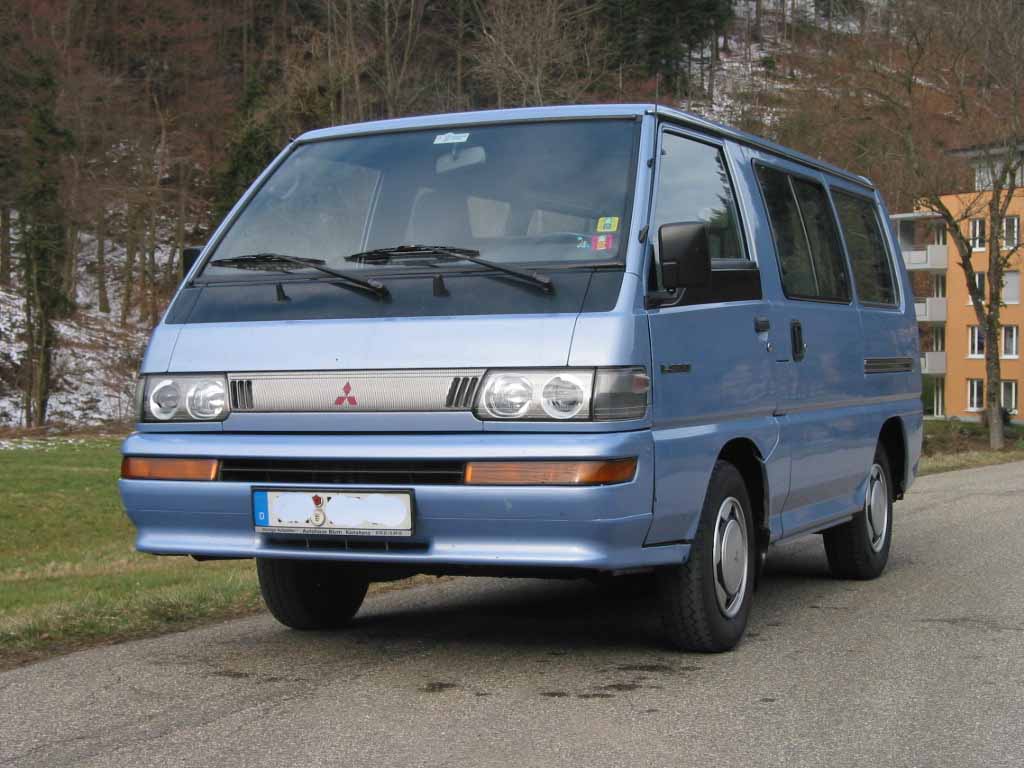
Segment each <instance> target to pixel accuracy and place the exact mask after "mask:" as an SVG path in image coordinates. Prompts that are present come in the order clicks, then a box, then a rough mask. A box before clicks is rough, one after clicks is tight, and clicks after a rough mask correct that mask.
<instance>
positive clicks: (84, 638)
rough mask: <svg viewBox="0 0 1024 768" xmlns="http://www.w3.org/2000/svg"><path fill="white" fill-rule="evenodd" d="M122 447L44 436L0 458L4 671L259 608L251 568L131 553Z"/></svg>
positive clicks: (11, 445) (9, 448)
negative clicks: (122, 494) (120, 485)
mask: <svg viewBox="0 0 1024 768" xmlns="http://www.w3.org/2000/svg"><path fill="white" fill-rule="evenodd" d="M118 445H119V441H118V440H117V439H116V438H109V437H106V438H104V437H88V438H77V437H76V438H69V439H61V438H51V439H45V440H8V441H5V445H4V449H3V450H0V530H2V531H3V533H2V535H0V669H2V668H9V667H11V666H15V665H18V664H21V663H24V662H26V661H32V660H35V659H39V658H43V657H46V656H52V655H55V654H58V653H63V652H67V651H70V650H75V649H78V648H82V647H86V646H89V645H96V644H99V643H105V642H113V641H118V640H125V639H130V638H136V637H143V636H147V635H153V634H158V633H161V632H167V631H173V630H179V629H184V628H187V627H192V626H196V625H198V624H200V623H204V622H208V621H212V620H216V619H223V618H228V617H233V616H240V615H245V614H249V613H252V612H254V611H256V610H258V609H259V608H260V606H261V602H260V598H259V588H258V586H257V584H256V577H255V573H254V570H255V569H254V568H253V567H252V563H251V562H247V561H240V562H218V563H204V564H199V563H195V562H193V561H192V560H191V559H189V558H184V557H163V558H157V557H152V556H148V555H141V554H138V553H136V552H135V551H134V550H133V547H132V542H133V539H134V529H133V528H132V525H131V523H130V522H129V521H128V519H127V517H125V514H124V512H123V511H122V509H121V503H120V500H119V499H118V496H117V482H116V481H117V474H118V466H119V463H120V456H119V453H118Z"/></svg>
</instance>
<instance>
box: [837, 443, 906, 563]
mask: <svg viewBox="0 0 1024 768" xmlns="http://www.w3.org/2000/svg"><path fill="white" fill-rule="evenodd" d="M892 487H893V484H892V470H891V469H890V468H889V457H888V456H887V455H886V453H885V449H884V448H882V446H878V448H877V449H876V451H875V459H874V461H873V462H872V463H871V468H870V469H869V470H868V482H867V488H866V490H865V493H864V508H863V509H862V510H861V511H860V512H858V513H857V514H856V515H854V516H853V520H850V521H849V522H848V523H843V524H842V525H839V526H836V527H835V528H829V529H828V530H827V531H825V532H824V534H823V539H824V541H825V555H826V556H827V557H828V567H829V570H831V571H832V575H833V576H835V577H836V578H838V579H860V580H864V579H876V578H878V577H879V576H881V575H882V571H884V570H885V565H886V563H888V562H889V547H890V546H891V545H892V500H893V493H892Z"/></svg>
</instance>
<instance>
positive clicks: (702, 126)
mask: <svg viewBox="0 0 1024 768" xmlns="http://www.w3.org/2000/svg"><path fill="white" fill-rule="evenodd" d="M645 114H652V115H658V116H660V117H664V118H667V119H669V120H672V121H674V122H677V123H680V124H682V125H688V126H691V127H693V128H697V129H699V130H701V131H704V132H706V133H710V134H713V135H716V136H721V137H723V138H727V139H731V140H733V141H736V142H739V143H741V144H746V145H748V146H751V147H754V148H755V149H759V150H762V151H764V152H770V153H771V154H773V155H778V156H780V157H784V158H786V159H789V160H792V161H794V162H797V163H801V164H802V165H807V166H811V167H812V168H816V169H818V170H820V171H824V172H826V173H830V174H833V175H835V176H839V177H841V178H843V179H846V180H848V181H852V182H855V183H857V184H862V185H864V186H867V187H870V188H871V189H874V184H873V183H872V182H871V180H870V179H868V178H867V177H866V176H861V175H859V174H856V173H852V172H850V171H847V170H844V169H842V168H839V167H838V166H835V165H832V164H831V163H826V162H825V161H823V160H819V159H817V158H815V157H811V156H810V155H806V154H804V153H803V152H797V151H796V150H795V149H789V148H788V147H784V146H782V145H781V144H776V143H775V142H773V141H769V140H768V139H763V138H761V137H759V136H755V135H753V134H751V133H746V132H745V131H741V130H739V129H737V128H732V127H730V126H727V125H722V124H721V123H716V122H715V121H713V120H708V119H707V118H704V117H701V116H700V115H695V114H693V113H692V112H685V111H683V110H681V109H673V108H671V107H664V106H659V105H657V104H592V105H570V106H556V107H522V108H517V109H490V110H481V111H478V112H453V113H449V114H441V115H420V116H417V117H399V118H394V119H391V120H373V121H370V122H365V123H352V124H349V125H340V126H335V127H333V128H319V129H317V130H313V131H308V132H306V133H304V134H302V135H301V136H299V137H298V138H297V139H296V141H303V142H305V141H319V140H322V139H331V138H338V137H342V136H358V135H360V134H368V133H388V132H391V131H407V130H417V129H430V128H446V127H454V126H463V125H482V124H487V123H507V122H519V121H536V120H559V119H565V118H588V117H641V116H643V115H645Z"/></svg>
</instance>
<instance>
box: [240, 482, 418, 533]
mask: <svg viewBox="0 0 1024 768" xmlns="http://www.w3.org/2000/svg"><path fill="white" fill-rule="evenodd" d="M252 507H253V522H254V523H255V524H256V528H257V530H259V531H263V532H278V533H301V534H307V535H308V534H316V535H325V536H411V535H412V495H411V494H410V493H408V492H407V491H397V492H395V491H390V492H389V491H384V492H381V491H270V490H266V491H253V495H252Z"/></svg>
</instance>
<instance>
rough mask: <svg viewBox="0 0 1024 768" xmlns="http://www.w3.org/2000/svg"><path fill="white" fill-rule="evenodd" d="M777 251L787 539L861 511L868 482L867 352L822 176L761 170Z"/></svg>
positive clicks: (757, 166) (773, 167) (774, 166)
mask: <svg viewBox="0 0 1024 768" xmlns="http://www.w3.org/2000/svg"><path fill="white" fill-rule="evenodd" d="M754 170H755V175H756V177H757V183H758V186H759V187H760V190H761V194H762V202H763V204H764V206H765V211H766V213H767V218H768V221H769V224H770V227H771V231H772V239H773V241H774V244H775V251H776V261H777V263H778V268H779V272H780V279H781V283H782V289H783V294H784V299H783V303H782V310H783V311H782V315H783V323H784V324H785V327H786V332H787V338H786V339H785V341H784V342H783V345H782V346H781V347H780V351H782V350H784V351H785V353H786V354H785V355H780V358H781V357H785V356H788V363H786V364H785V365H786V366H788V368H789V371H788V376H785V379H786V381H787V384H786V386H784V387H780V390H779V392H778V405H777V414H778V415H779V418H780V426H781V440H782V446H783V448H784V449H785V450H786V451H787V452H788V454H789V456H790V459H791V464H790V467H791V469H790V483H789V495H788V497H787V498H786V502H785V504H784V505H783V511H782V527H783V532H784V535H786V536H790V535H792V534H795V533H799V532H801V531H804V530H808V529H812V528H815V527H817V526H820V525H821V524H823V523H825V522H827V521H828V520H830V519H833V518H839V517H842V516H843V515H846V514H849V512H850V511H851V510H852V509H853V507H854V506H855V496H856V490H857V487H858V486H859V485H860V484H861V482H862V481H863V479H864V472H865V465H864V463H863V461H861V456H860V454H861V450H860V446H859V442H861V437H862V436H861V435H860V434H859V432H860V426H861V424H862V418H861V417H862V412H861V411H862V402H863V386H864V343H863V330H862V327H861V321H860V313H859V312H858V311H857V308H856V306H855V305H854V304H853V290H852V285H851V283H852V281H851V278H850V271H849V267H848V265H847V262H846V257H845V254H844V252H843V247H842V244H841V241H840V237H839V229H838V226H837V223H836V218H835V213H834V211H833V208H832V204H831V200H830V198H829V195H828V192H827V190H826V187H825V184H824V181H823V179H822V177H821V176H820V174H816V173H814V172H813V171H810V170H808V169H806V168H804V167H802V166H799V165H796V164H794V163H790V162H788V161H785V160H781V159H777V158H769V157H762V158H759V159H758V160H756V161H755V163H754Z"/></svg>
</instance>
